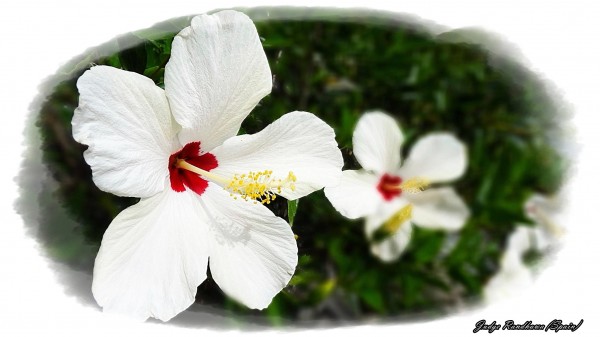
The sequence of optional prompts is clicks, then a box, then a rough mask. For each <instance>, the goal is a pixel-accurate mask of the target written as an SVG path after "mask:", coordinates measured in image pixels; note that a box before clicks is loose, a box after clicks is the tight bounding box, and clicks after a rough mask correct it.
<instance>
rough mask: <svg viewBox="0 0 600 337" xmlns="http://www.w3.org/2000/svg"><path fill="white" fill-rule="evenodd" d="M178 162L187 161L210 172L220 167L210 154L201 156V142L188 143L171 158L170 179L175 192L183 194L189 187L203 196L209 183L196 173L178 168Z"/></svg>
mask: <svg viewBox="0 0 600 337" xmlns="http://www.w3.org/2000/svg"><path fill="white" fill-rule="evenodd" d="M178 160H185V161H186V162H187V163H189V164H191V165H193V166H196V167H198V168H201V169H203V170H205V171H210V170H212V169H214V168H216V167H217V166H219V163H218V162H217V158H216V157H215V156H214V155H213V154H212V153H208V152H207V153H204V154H200V142H192V143H188V144H186V145H185V146H184V147H183V148H182V149H181V150H179V151H178V152H175V153H173V154H172V155H171V156H170V157H169V178H170V180H171V188H172V189H173V191H175V192H183V191H185V190H186V187H187V188H189V189H190V190H192V191H194V192H196V193H198V194H199V195H202V193H204V191H205V190H206V188H207V187H208V181H207V180H206V179H204V178H202V177H200V176H199V175H198V174H196V173H194V172H190V171H188V170H184V169H182V168H180V167H178V166H177V161H178Z"/></svg>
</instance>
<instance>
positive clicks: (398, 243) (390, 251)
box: [371, 220, 413, 262]
mask: <svg viewBox="0 0 600 337" xmlns="http://www.w3.org/2000/svg"><path fill="white" fill-rule="evenodd" d="M412 229H413V225H412V224H411V223H410V220H408V221H406V222H405V223H403V224H402V225H401V226H400V228H399V229H398V230H397V231H396V233H394V234H393V235H391V236H390V237H387V238H385V239H383V240H382V241H381V242H374V243H371V253H373V255H375V256H377V257H378V258H379V259H381V261H383V262H394V261H396V260H398V257H400V255H402V253H403V252H404V251H405V250H406V247H408V244H409V243H410V238H411V236H412Z"/></svg>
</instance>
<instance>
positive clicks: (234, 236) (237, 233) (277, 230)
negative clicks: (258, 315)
mask: <svg viewBox="0 0 600 337" xmlns="http://www.w3.org/2000/svg"><path fill="white" fill-rule="evenodd" d="M205 195H206V197H205ZM205 195H202V197H200V199H201V204H202V208H203V210H204V212H206V214H207V216H208V218H209V219H210V224H211V225H210V226H209V230H210V231H209V235H210V236H211V240H210V271H211V274H212V277H213V278H214V280H215V282H216V283H217V284H218V285H219V287H220V288H221V289H222V290H223V291H224V292H225V293H226V294H227V295H229V296H230V297H232V298H234V299H235V300H237V301H239V302H240V303H242V304H244V305H246V306H248V307H250V308H256V309H263V308H265V307H267V306H268V305H269V303H271V300H272V299H273V297H274V296H275V295H277V293H279V292H280V291H281V289H283V287H285V286H286V285H287V283H288V282H289V280H290V278H291V277H292V275H293V274H294V270H295V269H296V265H297V263H298V248H297V247H296V241H295V240H294V234H293V233H292V230H291V228H290V225H289V224H288V223H287V222H285V221H284V220H283V219H281V218H279V217H277V216H275V215H274V214H273V213H272V212H271V211H270V210H269V209H267V208H266V207H264V206H263V205H262V204H260V203H258V204H254V203H253V202H252V201H244V200H241V199H239V198H238V199H237V200H234V199H233V198H232V197H231V196H230V195H229V193H228V192H226V191H224V190H223V189H222V188H220V187H218V186H216V185H214V184H212V183H211V184H210V186H209V188H208V189H207V190H206V192H205Z"/></svg>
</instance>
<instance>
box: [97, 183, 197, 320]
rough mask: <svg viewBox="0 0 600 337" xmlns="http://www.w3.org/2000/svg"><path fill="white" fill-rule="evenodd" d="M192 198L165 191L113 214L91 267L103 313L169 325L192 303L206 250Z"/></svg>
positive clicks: (190, 194)
mask: <svg viewBox="0 0 600 337" xmlns="http://www.w3.org/2000/svg"><path fill="white" fill-rule="evenodd" d="M196 198H197V196H196V195H195V194H193V193H177V192H174V191H172V190H170V189H167V190H165V191H163V192H161V193H159V194H157V195H155V196H153V197H151V198H148V199H142V200H141V201H140V202H139V203H137V204H135V205H133V206H131V207H129V208H127V209H125V210H124V211H122V212H121V213H120V214H119V215H117V217H116V218H115V219H114V220H113V222H112V223H111V224H110V226H109V227H108V229H107V230H106V232H105V233H104V237H103V239H102V245H101V247H100V251H99V252H98V256H97V257H96V263H95V266H94V281H93V285H92V292H93V294H94V297H95V298H96V301H98V304H99V305H100V306H102V307H103V309H104V310H105V311H108V312H118V313H124V314H127V315H131V316H133V317H137V318H139V319H146V318H148V317H156V318H158V319H161V320H163V321H167V320H169V319H171V318H172V317H173V316H175V315H177V314H178V313H179V312H181V311H183V310H185V309H186V308H187V307H189V306H190V305H191V304H192V303H193V302H194V299H195V295H196V288H197V287H198V285H200V283H202V282H203V281H204V280H205V279H206V269H207V263H208V247H209V243H208V239H207V230H206V229H207V221H208V220H207V219H206V218H205V216H204V214H203V213H202V211H201V208H200V205H199V204H198V201H197V199H196Z"/></svg>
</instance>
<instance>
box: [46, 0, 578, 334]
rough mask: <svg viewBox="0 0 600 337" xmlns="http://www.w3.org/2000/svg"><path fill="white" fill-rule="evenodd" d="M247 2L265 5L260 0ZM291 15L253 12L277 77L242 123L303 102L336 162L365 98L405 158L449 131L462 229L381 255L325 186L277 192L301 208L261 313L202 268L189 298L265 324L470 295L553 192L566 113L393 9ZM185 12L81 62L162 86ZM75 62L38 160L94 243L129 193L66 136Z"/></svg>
mask: <svg viewBox="0 0 600 337" xmlns="http://www.w3.org/2000/svg"><path fill="white" fill-rule="evenodd" d="M248 14H249V15H250V16H251V17H262V18H265V15H264V14H265V10H264V9H255V10H250V11H248ZM302 16H304V19H303V20H277V19H272V18H271V19H269V20H261V21H258V22H256V26H257V29H258V32H259V35H260V36H261V39H262V41H263V45H264V48H265V52H266V54H267V57H268V59H269V62H270V66H271V71H272V73H273V78H274V86H273V92H272V93H271V94H270V95H269V96H267V97H266V98H265V99H263V100H262V101H261V103H260V104H259V106H258V107H256V109H255V110H254V111H253V113H252V114H251V115H250V116H249V117H248V118H247V119H246V121H245V122H244V124H243V125H242V131H241V132H242V133H254V132H257V131H260V130H261V129H263V128H264V127H265V126H266V125H268V124H269V123H271V122H272V121H274V120H275V119H277V118H279V117H280V116H282V115H283V114H285V113H287V112H289V111H293V110H305V111H310V112H312V113H315V114H316V115H317V116H319V117H320V118H322V119H323V120H324V121H325V122H327V123H328V124H330V125H331V126H332V127H333V128H334V129H335V131H336V135H337V141H338V143H339V146H340V148H341V150H342V153H343V156H344V159H345V166H344V169H356V168H359V166H358V163H357V162H356V160H355V158H354V157H353V155H352V133H353V130H354V126H355V125H356V122H357V120H358V118H359V117H360V116H361V114H362V113H363V112H365V111H369V110H374V109H379V110H383V111H386V112H388V113H390V114H392V115H393V116H395V117H396V118H397V119H398V121H399V122H400V125H401V126H402V130H403V132H404V134H405V138H406V141H405V145H404V146H403V156H406V154H407V152H409V151H410V148H411V144H413V143H414V141H415V140H416V139H418V138H420V137H422V136H423V135H426V134H427V133H428V132H432V131H438V130H443V131H450V132H453V133H455V134H456V135H457V136H458V137H459V138H460V139H461V140H462V141H464V142H465V143H466V144H467V146H468V152H469V164H468V171H467V172H466V174H465V175H464V177H463V178H462V179H460V180H459V181H458V182H456V183H455V184H454V186H455V188H456V190H457V192H458V193H459V194H460V195H461V196H462V197H463V198H464V200H465V201H466V202H467V204H468V205H469V207H470V208H471V211H472V217H471V218H470V219H469V221H468V223H467V224H466V226H465V227H464V228H463V229H462V230H461V231H460V232H458V233H445V232H441V231H434V230H426V229H422V228H415V230H414V235H413V238H412V240H411V242H410V245H409V247H408V249H407V251H406V252H405V254H404V255H403V256H402V257H401V259H400V260H398V261H397V262H395V263H391V264H385V263H382V262H380V261H379V260H377V259H376V258H375V257H373V256H372V255H371V254H370V250H369V246H368V243H367V241H366V240H365V236H364V232H363V222H362V221H360V220H357V221H350V220H347V219H345V218H344V217H342V216H341V215H340V214H338V213H337V212H335V210H334V209H333V207H331V205H330V204H329V202H328V201H327V199H326V198H325V197H324V194H323V192H322V191H319V192H316V193H313V194H311V195H310V196H308V197H306V198H303V199H302V200H301V202H300V203H299V204H295V205H294V204H290V205H288V204H287V203H286V201H285V200H284V199H282V198H278V199H277V200H276V202H274V203H273V204H272V205H270V208H271V209H272V210H273V211H274V212H275V213H276V214H277V215H279V216H281V217H284V218H286V219H287V217H288V212H289V213H290V217H293V215H292V213H295V211H296V208H297V210H298V212H297V214H296V215H295V220H294V224H293V230H294V232H295V234H297V236H298V238H297V242H298V249H299V263H298V267H297V270H296V273H295V275H294V276H293V278H292V280H291V282H290V284H289V285H288V287H286V288H285V289H284V290H283V291H282V292H281V293H280V294H279V295H278V296H277V297H276V298H275V299H274V300H273V303H272V304H271V305H270V306H269V307H268V309H266V310H264V311H262V312H258V311H252V310H249V309H246V308H244V307H242V306H240V305H237V304H236V303H234V302H233V301H232V300H230V299H228V298H227V297H226V296H224V295H223V294H222V292H221V291H220V290H219V288H218V286H216V284H215V283H214V282H213V281H212V280H211V279H210V277H209V280H207V281H206V282H205V283H204V284H202V285H201V286H200V287H199V290H198V295H197V302H199V303H202V304H206V305H209V306H213V307H219V308H227V309H230V310H231V311H232V312H234V313H237V314H239V315H241V316H245V315H251V316H252V317H256V316H257V315H259V316H266V317H267V318H268V319H269V320H270V321H271V323H273V324H281V323H282V319H316V318H329V319H334V320H348V319H356V318H366V317H370V316H372V315H377V316H398V315H404V316H412V315H414V314H418V313H423V312H427V313H429V314H443V313H446V312H449V311H451V310H452V309H454V308H457V307H458V306H460V305H464V304H465V303H469V302H470V301H471V300H472V299H475V298H477V297H478V296H479V295H480V293H481V290H482V287H483V286H484V284H485V282H486V281H487V280H488V279H489V278H490V277H491V275H493V274H494V273H495V272H496V270H497V269H498V261H499V258H500V256H501V253H502V251H503V249H504V246H505V242H506V239H507V237H508V235H509V234H510V233H511V231H512V230H513V229H514V227H515V225H516V223H518V222H520V223H530V222H529V221H528V220H527V219H526V218H525V217H524V214H523V203H524V201H525V200H526V198H527V197H528V196H529V195H531V194H532V193H533V192H540V193H553V192H555V191H556V190H557V189H558V188H559V186H560V184H561V182H562V178H563V176H564V173H565V170H566V168H567V164H568V163H566V162H565V160H564V159H563V158H561V157H560V156H559V155H558V153H557V152H556V151H555V150H554V149H553V148H552V147H551V146H550V145H549V144H550V140H551V139H549V137H551V136H552V135H553V134H554V133H553V132H552V131H553V130H556V129H557V128H558V127H560V125H559V124H560V123H562V122H563V121H560V120H558V121H557V119H556V115H555V112H556V110H555V109H556V108H555V107H554V106H553V105H552V103H551V99H550V96H549V94H548V92H547V90H546V89H545V86H544V85H543V83H542V82H541V81H540V80H538V79H537V78H536V76H534V75H533V74H532V73H530V72H528V71H527V70H525V69H523V68H522V67H520V66H519V65H518V64H517V63H515V62H512V61H510V60H508V59H505V58H501V57H499V56H497V55H491V54H490V53H488V52H486V51H484V50H482V49H480V48H478V47H477V46H474V45H469V44H465V43H456V42H444V41H442V40H439V39H436V38H434V37H432V36H430V35H428V34H427V33H425V32H424V31H423V30H420V29H419V28H417V26H415V25H414V24H410V25H409V24H407V23H405V22H404V21H403V20H402V19H401V18H393V17H385V16H381V15H372V14H368V13H367V14H362V15H358V16H357V13H356V12H338V13H337V14H335V15H332V14H331V13H330V14H328V15H324V12H319V11H318V10H317V11H306V12H303V13H302ZM189 19H190V18H181V19H178V20H172V21H170V22H167V23H163V24H161V25H159V26H157V27H153V28H151V29H148V30H144V31H140V32H135V33H132V34H127V35H125V36H123V37H121V38H119V39H116V40H114V41H111V42H110V43H109V44H110V45H112V46H113V47H115V44H116V48H117V49H120V51H118V52H116V53H113V54H111V55H109V56H102V57H98V56H97V55H100V54H99V53H98V54H94V53H96V51H92V52H91V53H90V54H88V55H85V56H84V57H83V58H82V61H81V62H80V63H79V65H80V66H81V65H84V66H85V67H89V66H90V65H91V64H92V63H93V64H105V65H110V66H113V67H117V68H122V69H126V70H130V71H135V72H138V73H140V74H143V75H145V76H148V77H150V78H151V79H153V80H154V81H155V83H156V84H157V85H159V86H163V76H164V67H165V64H166V63H167V61H168V59H169V55H170V45H171V40H172V38H173V36H174V35H175V33H176V32H177V31H179V30H180V29H181V28H183V27H185V26H186V25H187V24H188V22H189ZM492 60H493V62H492ZM492 64H493V65H492ZM83 70H85V69H78V70H77V69H76V70H74V71H73V73H72V74H71V75H72V79H69V80H66V81H64V82H61V83H59V84H58V85H57V86H56V87H55V88H54V89H53V92H52V93H51V94H50V96H49V97H48V99H47V101H46V102H45V104H44V105H43V107H42V110H41V113H40V117H39V122H38V125H39V127H40V132H41V133H42V135H43V149H44V161H45V163H46V164H47V166H48V168H49V169H50V171H51V172H52V174H53V177H54V178H55V179H56V181H57V182H58V183H59V184H58V190H57V192H56V193H57V194H56V195H57V196H59V199H60V200H61V201H62V205H63V206H64V207H65V208H66V209H67V210H68V212H69V214H71V215H72V216H73V217H75V219H76V221H77V223H78V227H77V229H76V230H77V231H80V232H81V233H82V234H81V235H83V236H84V237H85V239H86V241H87V242H89V243H92V244H93V245H95V246H96V247H97V246H98V245H99V243H100V240H101V238H102V234H103V233H104V231H105V229H106V228H107V226H108V225H109V223H110V222H111V220H112V219H113V218H114V217H115V216H116V215H117V214H118V213H119V212H120V211H122V210H123V209H124V208H126V207H127V206H129V205H132V204H134V203H135V202H137V200H136V199H131V198H120V197H116V196H114V195H111V194H108V193H104V192H102V191H100V190H98V188H97V187H96V186H95V185H94V184H93V182H92V180H91V171H90V168H89V166H88V165H87V164H86V163H85V161H84V160H83V156H82V152H83V151H84V150H85V147H84V146H82V145H80V144H78V143H76V142H75V141H74V140H73V138H72V136H71V124H70V122H71V118H72V116H73V111H74V109H75V108H76V107H77V100H78V93H77V89H76V86H75V84H76V80H77V78H78V76H80V75H81V74H82V73H83ZM43 202H44V201H43V200H42V203H43ZM290 220H291V219H290ZM42 222H43V223H42V229H43V230H44V231H48V232H52V231H53V230H54V231H55V234H53V236H54V237H56V236H59V235H60V234H56V233H57V232H56V231H57V229H56V228H61V227H60V226H57V224H56V223H55V222H53V218H52V217H48V218H43V219H42ZM60 230H61V229H58V231H59V232H58V233H60ZM46 243H47V245H48V246H49V248H50V251H51V254H53V255H54V257H55V258H56V259H58V260H60V261H63V262H65V263H68V264H71V265H76V266H78V267H79V268H81V269H84V270H87V271H91V268H92V263H93V259H94V254H93V250H92V253H83V250H78V249H74V248H73V247H72V245H71V246H70V245H69V243H68V242H64V240H63V241H61V240H54V241H52V242H50V241H48V242H46Z"/></svg>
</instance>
